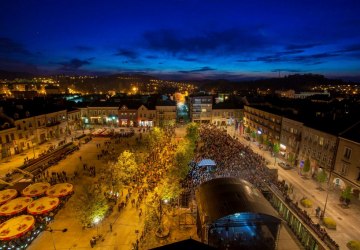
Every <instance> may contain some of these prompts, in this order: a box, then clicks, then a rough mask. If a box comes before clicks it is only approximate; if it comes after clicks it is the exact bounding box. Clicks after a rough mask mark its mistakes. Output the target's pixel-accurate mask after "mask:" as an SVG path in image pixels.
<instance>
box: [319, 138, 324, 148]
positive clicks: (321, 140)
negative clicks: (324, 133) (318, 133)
mask: <svg viewBox="0 0 360 250" xmlns="http://www.w3.org/2000/svg"><path fill="white" fill-rule="evenodd" d="M319 145H320V146H322V145H324V137H320V140H319Z"/></svg>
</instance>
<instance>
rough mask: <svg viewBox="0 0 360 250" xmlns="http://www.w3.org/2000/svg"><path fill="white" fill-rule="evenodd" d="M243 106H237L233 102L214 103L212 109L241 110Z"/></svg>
mask: <svg viewBox="0 0 360 250" xmlns="http://www.w3.org/2000/svg"><path fill="white" fill-rule="evenodd" d="M243 108H244V105H243V104H238V103H235V102H231V101H230V102H219V103H214V104H213V107H212V109H243Z"/></svg>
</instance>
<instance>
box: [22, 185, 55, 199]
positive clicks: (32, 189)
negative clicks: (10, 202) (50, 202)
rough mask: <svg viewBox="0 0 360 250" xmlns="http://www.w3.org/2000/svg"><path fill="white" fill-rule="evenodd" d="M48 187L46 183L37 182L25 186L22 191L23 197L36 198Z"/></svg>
mask: <svg viewBox="0 0 360 250" xmlns="http://www.w3.org/2000/svg"><path fill="white" fill-rule="evenodd" d="M49 187H50V184H49V183H47V182H37V183H34V184H31V185H29V186H27V187H26V188H25V189H24V190H23V191H22V194H23V196H28V197H36V196H40V195H42V194H44V193H45V191H46V189H48V188H49Z"/></svg>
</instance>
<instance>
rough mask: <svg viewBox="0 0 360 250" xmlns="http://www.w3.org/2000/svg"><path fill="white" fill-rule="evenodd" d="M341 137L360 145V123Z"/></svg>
mask: <svg viewBox="0 0 360 250" xmlns="http://www.w3.org/2000/svg"><path fill="white" fill-rule="evenodd" d="M340 137H342V138H345V139H348V140H352V141H355V142H357V143H360V121H359V122H358V123H356V124H354V126H352V127H350V128H349V129H347V130H345V131H344V132H343V133H341V134H340Z"/></svg>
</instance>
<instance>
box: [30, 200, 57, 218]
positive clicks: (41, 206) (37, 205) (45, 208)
mask: <svg viewBox="0 0 360 250" xmlns="http://www.w3.org/2000/svg"><path fill="white" fill-rule="evenodd" d="M59 203H60V200H59V198H56V197H42V198H40V199H37V200H35V201H33V202H32V203H31V204H30V205H29V206H28V208H27V211H28V213H29V214H34V215H37V214H46V213H48V212H50V211H52V210H54V209H55V208H56V207H57V206H58V205H59Z"/></svg>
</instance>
